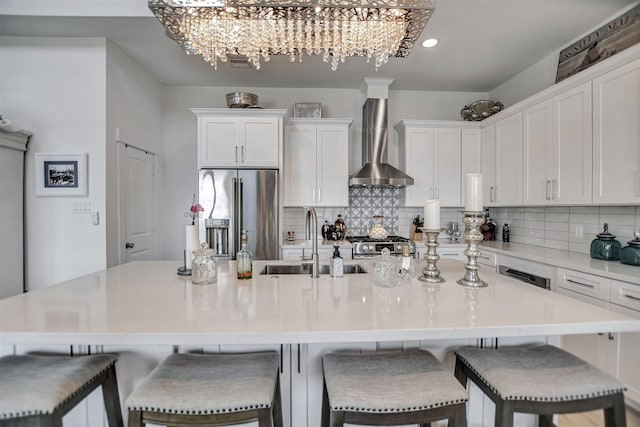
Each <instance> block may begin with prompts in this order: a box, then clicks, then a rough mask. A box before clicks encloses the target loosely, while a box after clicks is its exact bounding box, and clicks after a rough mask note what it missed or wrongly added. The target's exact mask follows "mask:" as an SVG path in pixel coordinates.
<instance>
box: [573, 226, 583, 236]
mask: <svg viewBox="0 0 640 427" xmlns="http://www.w3.org/2000/svg"><path fill="white" fill-rule="evenodd" d="M575 235H576V239H582V238H583V237H584V234H583V227H582V226H581V225H576V228H575Z"/></svg>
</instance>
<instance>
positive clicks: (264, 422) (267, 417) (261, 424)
mask: <svg viewBox="0 0 640 427" xmlns="http://www.w3.org/2000/svg"><path fill="white" fill-rule="evenodd" d="M272 425H273V423H272V417H271V409H270V408H262V409H258V427H272Z"/></svg>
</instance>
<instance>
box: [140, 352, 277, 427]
mask: <svg viewBox="0 0 640 427" xmlns="http://www.w3.org/2000/svg"><path fill="white" fill-rule="evenodd" d="M279 365H280V356H279V355H278V353H276V352H262V353H242V354H230V353H215V354H191V353H178V354H172V355H170V356H168V357H167V358H166V359H165V360H163V361H162V363H161V364H160V365H159V366H158V367H157V368H156V369H155V370H154V371H153V372H151V374H149V376H148V377H147V378H146V379H145V380H144V381H143V382H142V384H140V386H138V387H137V388H136V389H135V390H134V391H133V393H131V395H130V396H129V397H128V399H127V407H128V409H129V427H139V426H144V425H145V423H154V424H161V425H169V426H172V425H180V426H181V427H182V426H203V425H233V424H239V423H242V422H250V421H255V420H257V421H258V425H259V426H260V427H271V425H272V423H273V425H274V426H276V427H280V426H282V406H281V400H280V382H279V373H278V367H279Z"/></svg>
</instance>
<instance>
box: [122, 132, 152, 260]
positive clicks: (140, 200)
mask: <svg viewBox="0 0 640 427" xmlns="http://www.w3.org/2000/svg"><path fill="white" fill-rule="evenodd" d="M119 151H120V154H119V155H120V159H119V169H120V174H119V186H118V187H119V189H118V191H119V193H118V197H119V200H120V236H122V238H121V239H120V244H121V247H120V262H121V263H125V262H129V261H136V260H142V259H154V255H155V239H154V234H155V221H154V212H155V197H154V191H155V189H154V187H155V186H154V179H155V178H154V165H155V156H154V154H153V153H149V152H147V151H143V150H139V149H137V148H134V147H132V146H130V145H127V144H120V145H119Z"/></svg>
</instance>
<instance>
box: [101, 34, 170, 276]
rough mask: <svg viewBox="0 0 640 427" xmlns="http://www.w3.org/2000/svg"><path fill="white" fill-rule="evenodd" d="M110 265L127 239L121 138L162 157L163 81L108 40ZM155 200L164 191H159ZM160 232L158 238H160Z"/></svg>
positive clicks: (158, 179)
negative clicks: (123, 218)
mask: <svg viewBox="0 0 640 427" xmlns="http://www.w3.org/2000/svg"><path fill="white" fill-rule="evenodd" d="M106 67H107V70H106V72H107V86H106V87H107V91H106V102H107V116H106V135H107V137H106V141H107V145H106V165H107V187H106V199H107V204H106V206H107V212H106V215H105V217H106V226H107V266H109V267H111V266H113V265H117V264H119V263H120V262H122V261H124V260H122V261H121V260H120V257H119V254H120V249H121V247H122V245H124V242H122V241H121V239H120V237H121V236H120V235H119V233H118V231H119V221H120V217H119V209H118V208H119V205H118V175H117V156H118V148H120V147H118V144H117V143H116V142H115V141H116V128H117V129H118V130H119V140H120V141H122V142H125V143H127V144H130V145H133V146H135V147H137V148H140V149H143V150H148V151H149V152H150V153H154V154H155V155H156V164H160V163H161V162H160V159H161V158H162V85H161V84H160V82H159V81H158V80H157V79H156V78H155V77H153V76H152V75H151V74H150V73H149V72H148V71H147V70H145V69H143V68H141V67H140V66H139V65H138V64H137V63H136V62H134V61H133V60H132V59H131V58H130V57H129V56H127V55H126V54H125V53H124V52H123V51H122V50H121V49H120V48H119V47H118V46H116V45H115V44H113V43H111V42H108V43H107V64H106ZM156 172H157V173H156V189H159V188H162V179H161V176H162V173H161V171H159V170H158V169H156ZM156 195H157V196H158V197H156V202H157V203H158V206H159V205H160V203H159V199H160V198H161V197H162V192H158V191H157V192H156ZM158 234H160V233H157V235H156V239H158Z"/></svg>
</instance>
